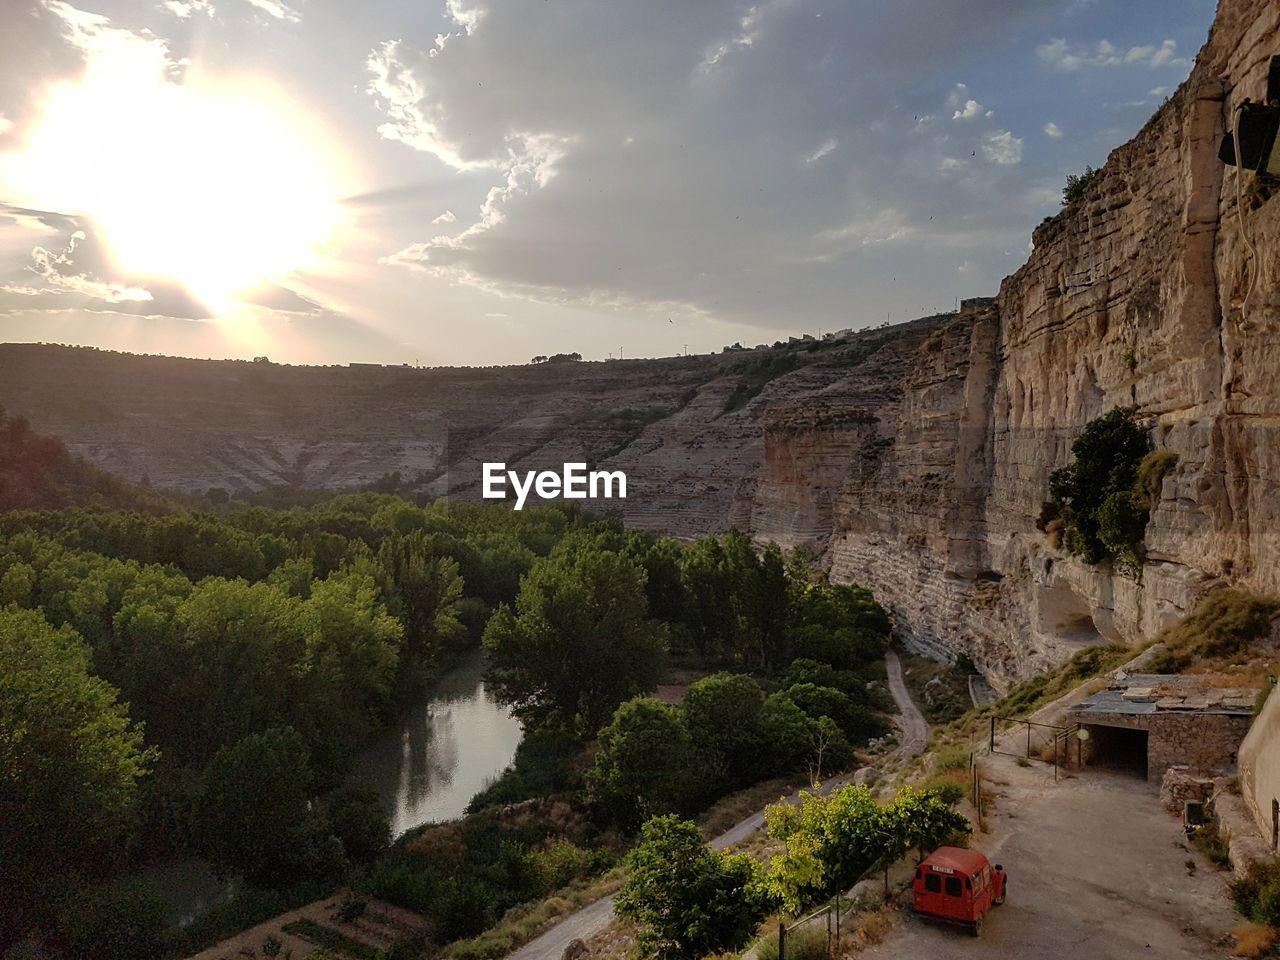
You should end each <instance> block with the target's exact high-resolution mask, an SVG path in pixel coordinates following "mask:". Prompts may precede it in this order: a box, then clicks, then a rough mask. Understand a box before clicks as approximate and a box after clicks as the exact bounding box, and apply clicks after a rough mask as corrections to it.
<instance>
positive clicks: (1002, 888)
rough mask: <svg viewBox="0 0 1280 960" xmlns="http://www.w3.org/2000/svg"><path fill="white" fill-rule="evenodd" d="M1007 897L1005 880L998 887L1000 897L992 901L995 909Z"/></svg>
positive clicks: (1007, 886)
mask: <svg viewBox="0 0 1280 960" xmlns="http://www.w3.org/2000/svg"><path fill="white" fill-rule="evenodd" d="M1008 895H1009V881H1008V880H1006V881H1005V882H1004V883H1002V884H1001V885H1000V896H998V897H996V899H995V901H994V902H995V905H996V906H997V907H998V906H1001V905H1002V904H1003V903H1004V898H1005V897H1007V896H1008Z"/></svg>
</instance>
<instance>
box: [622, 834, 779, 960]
mask: <svg viewBox="0 0 1280 960" xmlns="http://www.w3.org/2000/svg"><path fill="white" fill-rule="evenodd" d="M627 867H628V876H627V881H626V883H625V884H624V885H623V887H622V890H621V891H620V892H619V893H618V899H617V906H616V910H617V912H618V915H619V916H622V917H626V918H629V919H632V920H634V921H635V922H636V923H637V924H638V925H639V927H640V934H639V938H638V939H639V945H640V948H641V949H642V950H643V951H644V955H645V956H649V957H656V958H658V960H696V958H698V957H704V956H706V955H707V954H710V953H720V952H724V951H729V950H739V949H741V948H742V947H744V946H746V944H747V942H748V941H749V940H750V939H751V936H752V934H754V932H755V929H756V926H757V924H759V922H760V919H761V918H762V917H763V916H764V915H765V913H766V912H767V911H768V909H769V905H770V897H769V894H768V892H767V890H766V889H765V887H764V885H763V884H762V883H761V873H762V870H761V867H760V864H759V863H757V862H756V861H755V860H753V859H752V858H751V857H749V856H747V855H746V854H740V853H739V854H731V853H721V852H718V851H715V850H712V849H711V847H710V846H709V845H708V844H707V843H706V842H705V841H704V840H703V839H702V835H701V834H700V833H699V832H698V828H697V827H696V826H695V825H694V824H692V823H690V822H689V821H687V820H681V819H680V818H678V817H675V816H665V817H656V818H654V819H652V820H650V821H649V822H648V823H646V824H645V826H644V830H643V831H642V833H641V835H640V842H639V844H637V845H636V848H635V849H634V850H632V851H631V853H630V854H629V855H628V856H627Z"/></svg>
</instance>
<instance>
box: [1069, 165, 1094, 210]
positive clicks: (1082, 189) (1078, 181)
mask: <svg viewBox="0 0 1280 960" xmlns="http://www.w3.org/2000/svg"><path fill="white" fill-rule="evenodd" d="M1101 172H1102V171H1101V170H1095V169H1094V168H1093V167H1088V166H1086V167H1085V168H1084V173H1069V174H1067V183H1066V186H1064V187H1063V188H1062V205H1063V206H1064V207H1065V206H1067V205H1068V204H1071V203H1075V202H1076V201H1077V200H1081V199H1083V198H1084V195H1085V194H1086V193H1088V192H1089V188H1090V187H1091V186H1093V184H1094V181H1096V180H1097V179H1098V175H1099V174H1100V173H1101Z"/></svg>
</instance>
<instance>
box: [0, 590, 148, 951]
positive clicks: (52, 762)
mask: <svg viewBox="0 0 1280 960" xmlns="http://www.w3.org/2000/svg"><path fill="white" fill-rule="evenodd" d="M0 663H3V664H4V669H3V671H0V889H2V890H4V900H5V901H6V906H5V909H4V910H0V946H2V945H4V944H6V943H9V942H11V941H12V939H13V937H15V936H17V935H18V934H20V933H21V932H22V931H23V929H24V928H25V927H26V925H27V924H30V923H37V922H40V921H42V920H46V919H48V917H49V915H50V914H51V913H52V912H53V910H54V909H55V908H56V905H57V904H58V903H59V902H61V901H62V900H63V898H64V897H65V896H66V895H67V894H68V893H70V892H71V891H72V890H74V889H75V887H76V885H77V880H76V876H77V875H84V874H90V875H91V874H94V873H97V872H98V871H99V870H100V869H101V867H102V865H103V864H105V863H111V862H113V860H114V859H115V852H114V849H113V848H114V846H115V844H116V843H117V842H118V840H119V839H120V837H121V836H122V835H123V834H124V832H125V831H126V829H127V827H128V826H129V824H130V822H131V820H132V818H133V815H134V811H135V804H136V799H137V784H138V780H139V778H141V777H142V776H143V775H144V774H145V773H146V771H147V768H148V765H149V764H150V763H151V762H152V761H153V760H154V758H155V754H154V752H153V751H149V750H145V749H143V746H142V731H141V730H140V729H139V728H138V727H137V726H135V725H134V724H132V723H131V722H130V720H129V717H128V712H127V710H126V708H125V706H124V705H123V704H121V703H119V702H118V701H117V699H116V691H115V689H114V688H113V687H112V686H111V685H110V684H108V683H107V682H106V681H105V680H102V679H100V678H98V677H95V676H93V675H92V674H91V673H90V672H89V650H88V647H86V646H85V644H84V642H83V641H82V640H81V638H80V637H79V636H78V635H77V634H76V633H75V631H73V630H71V629H70V628H69V627H62V628H54V627H52V626H50V624H49V623H48V622H47V621H46V620H45V619H44V617H43V616H42V615H41V614H40V613H38V612H34V611H27V610H17V609H13V608H10V609H8V610H0Z"/></svg>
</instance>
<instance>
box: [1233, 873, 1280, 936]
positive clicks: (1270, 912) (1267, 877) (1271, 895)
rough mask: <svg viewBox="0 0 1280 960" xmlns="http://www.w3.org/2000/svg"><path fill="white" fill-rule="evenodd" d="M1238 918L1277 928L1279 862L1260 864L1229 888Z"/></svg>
mask: <svg viewBox="0 0 1280 960" xmlns="http://www.w3.org/2000/svg"><path fill="white" fill-rule="evenodd" d="M1231 896H1232V899H1234V900H1235V902H1236V909H1237V910H1239V911H1240V913H1241V915H1243V916H1245V917H1247V918H1248V919H1249V920H1252V921H1253V922H1254V923H1260V924H1263V925H1265V926H1268V927H1273V928H1274V927H1280V861H1275V860H1260V861H1257V862H1255V863H1252V864H1250V866H1249V870H1248V872H1247V873H1246V874H1245V875H1244V876H1243V877H1242V878H1241V879H1239V880H1237V881H1235V882H1234V883H1232V884H1231Z"/></svg>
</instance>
